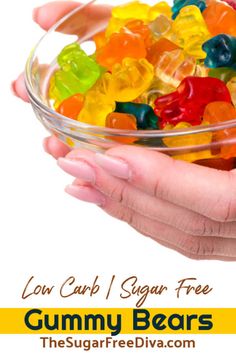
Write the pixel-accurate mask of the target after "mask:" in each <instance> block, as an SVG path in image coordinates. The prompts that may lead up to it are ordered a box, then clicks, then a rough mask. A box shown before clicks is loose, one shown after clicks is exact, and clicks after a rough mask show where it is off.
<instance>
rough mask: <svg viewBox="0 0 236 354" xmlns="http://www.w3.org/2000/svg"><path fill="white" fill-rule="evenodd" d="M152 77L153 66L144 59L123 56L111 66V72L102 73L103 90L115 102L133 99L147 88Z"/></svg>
mask: <svg viewBox="0 0 236 354" xmlns="http://www.w3.org/2000/svg"><path fill="white" fill-rule="evenodd" d="M153 77H154V69H153V66H152V64H150V63H149V62H148V61H147V60H146V59H139V60H137V59H132V58H125V59H124V60H123V61H122V63H121V64H115V65H114V66H113V71H112V73H106V74H104V76H103V82H104V87H105V92H106V94H107V96H109V97H111V98H112V99H113V100H114V101H117V102H129V101H133V100H135V99H136V98H137V97H138V96H140V95H141V94H142V93H143V92H144V91H145V90H147V89H148V87H149V86H150V85H151V82H152V80H153Z"/></svg>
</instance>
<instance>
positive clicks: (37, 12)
mask: <svg viewBox="0 0 236 354" xmlns="http://www.w3.org/2000/svg"><path fill="white" fill-rule="evenodd" d="M39 9H40V7H36V8H35V9H33V15H32V17H33V20H34V22H37V21H38V14H39Z"/></svg>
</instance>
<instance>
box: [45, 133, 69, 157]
mask: <svg viewBox="0 0 236 354" xmlns="http://www.w3.org/2000/svg"><path fill="white" fill-rule="evenodd" d="M43 148H44V150H45V152H47V153H48V154H49V155H51V156H52V157H54V158H55V159H56V160H57V159H59V158H60V157H64V156H66V155H67V154H68V153H69V152H70V148H69V147H68V146H67V145H65V144H64V143H63V142H61V141H60V140H59V139H58V138H57V137H56V136H50V137H48V138H45V139H44V141H43Z"/></svg>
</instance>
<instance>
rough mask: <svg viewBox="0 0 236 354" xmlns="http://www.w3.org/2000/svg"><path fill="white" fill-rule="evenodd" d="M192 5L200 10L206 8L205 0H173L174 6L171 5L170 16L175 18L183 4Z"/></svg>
mask: <svg viewBox="0 0 236 354" xmlns="http://www.w3.org/2000/svg"><path fill="white" fill-rule="evenodd" d="M190 5H194V6H197V7H198V8H199V10H200V11H201V12H202V11H203V10H205V8H206V0H174V6H173V7H172V13H173V15H172V18H173V20H175V19H176V17H177V16H178V14H179V12H180V10H181V9H182V8H183V7H185V6H190Z"/></svg>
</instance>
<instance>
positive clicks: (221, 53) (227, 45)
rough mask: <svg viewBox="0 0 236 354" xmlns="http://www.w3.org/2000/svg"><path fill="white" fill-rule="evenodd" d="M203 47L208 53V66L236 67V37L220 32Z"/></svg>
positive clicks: (206, 60) (206, 61)
mask: <svg viewBox="0 0 236 354" xmlns="http://www.w3.org/2000/svg"><path fill="white" fill-rule="evenodd" d="M235 26H236V23H235ZM202 48H203V50H204V51H205V52H206V54H207V57H206V59H205V65H206V66H207V67H208V68H218V67H224V66H225V67H235V69H236V37H232V36H229V35H227V34H219V35H218V36H215V37H213V38H211V39H210V40H208V41H207V42H205V43H204V44H203V46H202Z"/></svg>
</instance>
